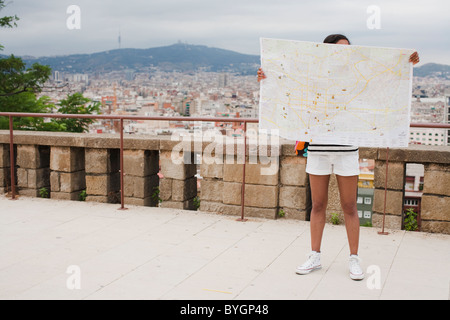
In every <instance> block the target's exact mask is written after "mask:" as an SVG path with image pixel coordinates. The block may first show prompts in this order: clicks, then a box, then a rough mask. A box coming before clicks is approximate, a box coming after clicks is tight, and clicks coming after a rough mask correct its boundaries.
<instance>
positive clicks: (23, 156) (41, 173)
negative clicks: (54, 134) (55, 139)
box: [17, 145, 50, 197]
mask: <svg viewBox="0 0 450 320" xmlns="http://www.w3.org/2000/svg"><path fill="white" fill-rule="evenodd" d="M17 167H18V168H17V185H18V187H19V194H20V195H24V196H29V197H39V196H41V189H42V191H43V192H42V194H46V195H50V147H48V146H38V145H18V146H17ZM44 189H45V190H44Z"/></svg>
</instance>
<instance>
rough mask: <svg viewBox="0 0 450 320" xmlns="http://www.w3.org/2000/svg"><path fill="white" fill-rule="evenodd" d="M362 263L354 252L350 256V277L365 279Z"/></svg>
mask: <svg viewBox="0 0 450 320" xmlns="http://www.w3.org/2000/svg"><path fill="white" fill-rule="evenodd" d="M360 263H361V259H360V258H359V257H358V256H357V255H355V254H352V255H351V256H350V259H349V262H348V266H349V269H350V278H351V279H352V280H363V279H364V272H363V270H362V268H361V265H360Z"/></svg>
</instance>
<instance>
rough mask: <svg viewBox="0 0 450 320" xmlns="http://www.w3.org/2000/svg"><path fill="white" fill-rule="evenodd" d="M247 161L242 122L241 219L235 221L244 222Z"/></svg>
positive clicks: (245, 139)
mask: <svg viewBox="0 0 450 320" xmlns="http://www.w3.org/2000/svg"><path fill="white" fill-rule="evenodd" d="M246 161H247V122H246V121H244V164H243V165H242V187H241V217H240V218H239V219H237V221H242V222H245V221H247V219H245V218H244V209H245V163H246Z"/></svg>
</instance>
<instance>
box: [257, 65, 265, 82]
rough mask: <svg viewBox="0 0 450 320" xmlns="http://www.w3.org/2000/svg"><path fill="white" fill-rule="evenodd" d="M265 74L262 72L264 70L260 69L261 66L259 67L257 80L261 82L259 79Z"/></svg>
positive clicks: (262, 78) (263, 77)
mask: <svg viewBox="0 0 450 320" xmlns="http://www.w3.org/2000/svg"><path fill="white" fill-rule="evenodd" d="M266 78H267V77H266V75H265V74H264V71H262V69H261V68H259V70H258V82H261V80H264V79H266Z"/></svg>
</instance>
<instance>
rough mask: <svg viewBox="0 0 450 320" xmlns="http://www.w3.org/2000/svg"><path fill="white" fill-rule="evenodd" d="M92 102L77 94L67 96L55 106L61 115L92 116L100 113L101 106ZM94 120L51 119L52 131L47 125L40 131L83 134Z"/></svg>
mask: <svg viewBox="0 0 450 320" xmlns="http://www.w3.org/2000/svg"><path fill="white" fill-rule="evenodd" d="M89 102H92V101H91V100H90V99H88V98H85V97H84V96H83V95H82V94H81V93H79V92H77V93H74V94H72V95H68V96H67V99H64V100H61V101H60V102H59V103H58V105H57V106H59V109H58V113H62V114H94V113H97V114H98V113H100V106H101V104H100V103H98V102H96V103H92V104H89V105H88V103H89ZM94 121H95V120H92V119H52V121H51V123H52V124H53V125H54V129H56V130H52V128H51V127H49V125H47V126H44V127H43V128H42V129H47V130H49V131H67V132H85V131H88V129H89V125H90V124H91V123H93V122H94Z"/></svg>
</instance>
